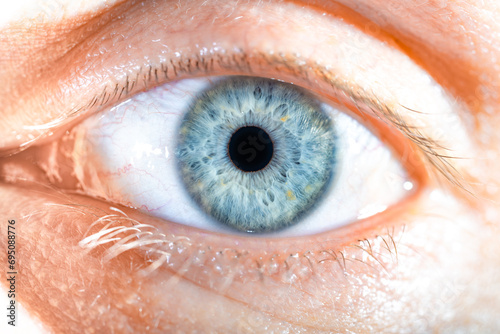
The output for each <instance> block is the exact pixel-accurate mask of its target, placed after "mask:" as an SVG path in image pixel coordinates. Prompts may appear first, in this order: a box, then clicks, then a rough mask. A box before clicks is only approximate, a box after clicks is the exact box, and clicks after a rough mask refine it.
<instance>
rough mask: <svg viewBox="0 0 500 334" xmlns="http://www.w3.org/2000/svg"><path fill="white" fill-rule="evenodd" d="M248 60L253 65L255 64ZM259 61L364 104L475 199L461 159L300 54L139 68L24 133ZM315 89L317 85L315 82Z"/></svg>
mask: <svg viewBox="0 0 500 334" xmlns="http://www.w3.org/2000/svg"><path fill="white" fill-rule="evenodd" d="M250 60H252V61H253V63H252V62H251V61H250ZM259 62H261V63H265V65H264V67H265V68H269V67H272V68H274V69H275V70H277V71H289V72H290V73H291V74H292V75H295V76H299V77H300V78H301V79H304V80H306V81H308V82H310V77H309V74H310V73H311V72H312V73H314V77H315V78H320V79H322V80H323V81H324V82H325V83H327V84H328V85H329V86H330V87H332V89H333V90H334V91H335V92H337V93H339V92H340V93H342V94H345V95H346V96H348V97H349V98H350V100H351V101H352V103H353V104H354V105H355V106H356V107H357V109H358V111H359V112H361V113H365V112H364V111H363V109H362V108H360V107H359V105H360V104H363V105H365V106H367V107H368V108H369V109H370V110H371V112H372V113H373V114H374V115H376V116H377V117H378V118H380V119H382V120H385V121H386V122H388V123H389V124H391V125H392V126H393V127H395V128H396V129H397V130H398V131H400V132H401V133H402V134H403V135H404V136H405V137H407V138H408V139H409V140H410V141H411V142H412V143H413V144H415V146H416V147H417V148H418V150H419V151H420V152H421V153H422V155H423V156H424V159H425V161H427V162H428V163H429V164H430V165H431V166H432V169H433V170H435V171H437V172H438V173H439V174H440V175H442V176H443V177H444V178H445V179H446V180H447V181H448V182H450V183H451V184H452V185H454V186H456V187H457V188H458V189H461V190H464V191H465V192H467V193H469V194H472V195H474V191H473V188H472V186H471V184H470V182H468V181H466V180H465V178H464V177H463V175H462V174H461V173H460V172H459V171H458V170H457V169H456V168H454V166H453V164H452V163H451V162H450V159H458V158H459V157H454V156H452V155H448V154H442V153H439V151H444V152H449V151H450V150H449V149H447V148H446V147H443V146H442V145H440V144H439V143H438V142H436V141H435V140H433V139H432V138H430V137H428V136H426V135H424V134H423V133H422V132H421V131H419V129H418V128H417V127H413V126H410V125H409V124H408V123H407V122H406V121H405V120H404V119H402V118H401V117H400V116H398V114H397V113H396V112H395V110H394V108H391V107H390V106H388V105H386V104H384V103H383V102H382V101H380V100H378V99H377V98H376V97H374V96H373V95H372V94H369V93H367V92H364V91H362V90H360V89H357V90H353V89H352V88H351V87H349V86H348V85H347V84H345V83H342V82H341V81H338V80H335V76H334V75H333V73H331V72H330V71H328V69H327V68H325V67H322V66H321V65H319V64H316V63H312V62H311V61H309V60H308V59H304V58H301V57H300V56H297V55H289V54H284V53H273V54H266V53H263V52H258V53H255V54H252V55H249V54H247V53H245V52H243V51H242V50H241V49H240V50H237V51H234V52H233V53H231V54H215V55H209V56H201V55H196V56H194V57H191V58H184V59H183V58H181V59H175V60H174V59H168V60H166V61H164V62H162V63H160V64H159V66H155V65H151V64H150V65H147V66H144V67H141V68H140V69H139V71H138V72H137V73H136V74H135V75H134V76H130V75H127V76H126V77H125V80H124V81H123V82H122V83H115V84H114V85H112V86H111V87H109V86H107V87H105V88H104V89H103V90H102V92H101V93H98V94H96V95H95V96H94V97H93V98H92V99H90V101H88V102H87V103H85V104H83V106H82V107H80V108H77V109H75V110H73V111H71V112H70V113H68V114H65V115H64V116H60V117H59V118H57V119H55V120H53V121H51V122H50V123H47V124H42V125H37V126H31V127H30V126H28V127H25V128H26V129H37V130H40V129H45V130H49V129H52V128H55V127H57V126H58V125H60V124H62V123H64V122H66V121H67V120H68V119H71V118H73V117H76V116H77V115H80V114H86V113H89V112H91V111H93V110H94V109H95V111H99V110H101V109H102V108H103V107H105V106H107V105H109V104H110V103H117V102H119V101H121V100H123V99H124V98H125V97H127V96H129V95H130V93H131V92H133V91H134V88H137V86H138V84H141V83H142V86H143V87H142V88H140V89H138V90H137V89H136V91H138V92H140V91H144V90H148V89H151V88H153V87H156V86H158V85H160V84H162V83H163V82H166V81H172V80H175V79H179V78H181V77H182V76H183V75H188V74H191V75H192V74H200V73H202V74H205V75H208V74H213V73H214V72H215V71H216V70H215V68H220V69H226V70H232V71H235V69H236V70H238V71H240V72H242V73H246V74H252V73H254V70H253V67H255V66H257V67H258V66H259ZM162 75H163V77H164V79H163V80H160V79H159V76H162ZM150 83H152V85H151V86H150V85H149V84H150ZM311 84H313V83H312V82H311ZM401 107H403V108H405V109H407V110H409V111H411V112H419V111H415V110H412V109H409V108H406V107H405V106H401ZM41 136H42V135H40V137H41ZM37 139H38V138H35V139H33V140H31V141H30V142H28V143H25V144H23V145H21V148H20V150H23V149H25V148H27V147H28V146H29V144H31V143H32V142H34V141H36V140H37ZM16 153H17V152H16ZM14 154H15V153H14Z"/></svg>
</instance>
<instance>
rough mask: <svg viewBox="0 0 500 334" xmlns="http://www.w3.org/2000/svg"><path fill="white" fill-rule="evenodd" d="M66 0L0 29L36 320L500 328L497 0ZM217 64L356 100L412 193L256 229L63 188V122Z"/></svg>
mask: <svg viewBox="0 0 500 334" xmlns="http://www.w3.org/2000/svg"><path fill="white" fill-rule="evenodd" d="M64 3H65V2H64V1H55V2H53V6H48V7H47V8H48V9H47V12H46V13H45V14H46V16H40V17H38V16H36V15H34V16H31V17H24V18H23V17H15V19H14V21H12V22H9V23H8V24H5V25H4V26H2V28H1V29H2V30H1V31H0V46H1V47H0V50H1V51H0V77H1V78H2V79H3V80H2V81H3V82H4V83H5V84H4V89H2V90H1V91H0V101H1V105H2V109H1V110H0V133H1V134H2V136H1V138H0V151H1V153H2V156H1V158H0V171H1V175H0V178H1V183H0V199H1V201H0V212H1V213H2V221H1V222H0V224H2V225H1V226H2V229H1V230H0V232H1V233H0V245H2V249H4V248H5V247H7V232H6V228H5V225H6V224H7V222H8V221H9V220H15V221H16V228H18V230H17V234H16V238H17V239H16V244H17V251H18V253H17V262H16V263H17V266H18V267H17V270H18V272H19V275H18V280H17V283H16V284H17V285H16V289H17V291H18V293H17V296H16V302H17V303H20V304H21V305H23V307H24V308H25V309H26V310H27V312H28V314H29V315H30V317H31V318H32V319H33V320H34V321H35V322H36V323H39V324H40V326H41V331H42V332H54V333H82V332H84V333H101V332H102V333H104V332H106V333H107V332H115V333H133V332H151V333H165V332H167V333H176V332H193V333H195V332H200V333H201V332H214V333H234V332H239V333H262V332H269V333H272V332H274V333H287V332H288V333H299V332H300V333H332V332H333V333H436V332H437V333H457V332H466V333H496V332H498V330H499V329H500V323H499V320H498V314H499V312H500V297H499V296H498V291H500V258H499V256H498V254H500V244H499V243H498V239H499V238H500V229H499V223H500V222H499V217H500V213H499V205H498V203H499V202H500V183H499V180H500V175H498V174H499V171H500V166H499V164H500V159H499V158H498V154H499V152H500V145H499V144H500V137H499V133H498V131H497V130H496V129H498V128H499V127H500V114H499V107H500V96H499V95H498V91H500V90H499V86H500V85H499V84H500V82H499V78H500V66H499V64H498V55H499V53H500V50H499V48H498V46H499V45H500V40H499V39H500V37H499V36H500V26H499V24H498V22H497V20H496V18H497V17H498V15H499V14H500V12H499V7H498V6H499V5H498V3H497V2H496V1H474V0H468V1H461V2H456V1H441V0H440V1H438V0H436V1H434V0H432V1H427V0H425V1H422V0H407V1H406V0H389V1H382V0H353V1H343V0H339V1H329V0H324V1H320V0H317V1H298V0H297V1H259V2H254V1H230V0H228V1H217V2H211V1H210V2H206V1H178V2H175V1H144V2H133V1H122V2H114V3H113V5H109V6H106V5H102V4H101V5H100V6H97V7H96V8H93V9H89V8H85V11H84V12H76V13H75V12H74V11H69V12H64V10H63V8H64V6H65V5H64ZM2 6H4V5H3V4H2V5H0V8H2V9H3V7H2ZM34 10H35V12H36V10H38V9H34ZM55 13H59V14H55ZM242 36H244V38H242ZM205 75H254V76H262V77H270V78H276V79H279V80H283V81H286V82H293V83H294V84H296V85H298V86H301V87H303V88H304V89H310V90H311V91H314V93H316V94H318V95H321V96H323V97H324V98H325V100H327V101H330V102H331V103H332V104H335V105H336V104H338V105H339V106H343V107H344V109H345V110H346V112H352V114H353V115H356V117H358V118H359V119H362V120H363V121H364V122H365V123H366V124H367V126H370V127H371V128H372V129H374V133H377V135H379V136H380V137H381V140H382V141H383V142H384V143H386V144H390V145H391V147H392V148H393V151H394V152H395V154H396V155H397V156H398V157H399V158H400V160H401V163H402V164H403V165H404V166H405V168H407V169H408V172H409V174H411V176H412V177H413V178H414V179H415V187H416V190H415V192H414V194H413V195H412V196H410V197H408V198H406V199H405V200H403V201H401V202H400V203H397V204H395V205H394V206H393V207H391V208H388V209H387V210H385V211H383V212H381V213H378V214H376V215H374V216H371V217H369V218H367V219H362V220H359V221H356V222H353V224H350V225H348V226H345V227H341V228H338V229H334V230H330V231H326V232H324V233H319V234H314V235H305V236H302V237H301V236H295V237H289V238H266V237H259V238H253V237H246V236H241V235H228V234H226V233H215V232H208V231H204V230H200V229H196V228H191V227H189V226H185V225H182V224H177V223H176V222H175V221H174V222H171V221H166V220H162V219H159V218H155V217H153V216H150V215H146V214H144V213H140V212H139V211H138V210H135V209H133V208H129V207H126V206H120V205H117V204H115V203H108V202H106V201H103V200H102V199H98V198H93V197H92V196H88V195H87V194H84V193H75V192H69V191H66V190H68V189H72V188H75V187H77V186H78V184H76V183H75V184H70V183H71V182H69V181H68V182H67V183H66V181H64V182H63V181H61V180H67V179H68V178H65V177H64V176H65V173H67V171H68V170H72V168H73V167H74V166H68V165H67V163H68V161H71V159H70V158H69V157H66V158H67V160H65V159H63V158H59V157H58V158H57V159H55V158H53V157H54V156H57V155H55V153H54V152H52V151H51V150H53V147H56V145H55V144H53V143H54V142H56V141H58V140H59V139H60V138H62V137H63V136H64V134H65V133H66V130H69V129H71V128H72V127H73V126H75V125H76V124H78V123H79V122H81V121H82V120H83V119H84V118H85V117H88V116H89V115H90V114H93V113H98V112H103V111H105V110H107V108H109V107H111V106H113V105H114V104H116V103H118V102H119V101H123V100H124V99H126V98H127V97H130V96H132V95H134V94H136V93H138V92H142V91H146V90H148V89H151V88H152V87H154V86H159V85H161V84H162V83H164V82H165V81H173V80H181V79H183V78H187V77H191V76H194V77H196V76H205ZM27 147H29V148H27ZM25 148H27V149H26V150H24V149H25ZM69 152H70V153H75V154H76V153H78V152H77V151H69ZM69 155H70V156H71V154H69ZM70 167H71V168H70ZM80 167H81V168H80V170H81V171H82V173H84V172H85V166H80ZM66 168H67V169H66ZM58 173H59V174H58ZM58 176H60V178H59V177H58ZM381 189H382V188H381ZM0 263H2V264H5V263H7V257H6V252H4V251H2V252H1V253H0ZM6 284H7V283H6V282H5V281H2V286H3V290H5V291H2V294H6V292H7V290H6V289H8V287H7V285H6ZM18 321H19V324H20V325H22V321H23V319H22V318H19V319H18ZM0 326H8V325H6V323H5V322H4V321H2V323H1V324H0ZM1 328H2V332H7V333H9V331H11V330H12V328H11V327H5V328H6V329H7V330H6V331H4V330H3V329H4V327H1Z"/></svg>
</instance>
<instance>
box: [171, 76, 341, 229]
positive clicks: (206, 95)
mask: <svg viewBox="0 0 500 334" xmlns="http://www.w3.org/2000/svg"><path fill="white" fill-rule="evenodd" d="M176 153H177V158H178V161H179V165H180V171H181V175H182V178H183V181H184V183H185V186H186V189H187V190H188V192H189V194H190V195H191V197H192V198H193V199H194V200H195V201H196V202H197V203H198V205H199V206H200V207H201V208H202V209H203V210H204V211H205V212H206V213H207V214H209V215H210V216H212V217H213V218H215V219H216V220H217V221H219V222H220V223H223V224H226V225H228V226H230V227H232V228H234V229H237V230H240V231H246V232H270V231H276V230H280V229H283V228H285V227H287V226H290V225H292V224H294V223H296V222H297V221H298V219H299V218H300V217H302V216H303V215H304V214H305V213H307V212H308V211H310V210H311V208H312V207H313V205H314V204H315V203H316V202H317V201H318V200H319V198H320V197H321V195H322V194H323V193H324V191H325V189H326V188H327V186H328V184H329V181H330V180H331V179H332V174H333V172H334V167H335V154H336V146H335V131H334V127H333V125H332V122H331V120H330V118H329V117H328V116H327V115H325V114H324V113H323V112H322V111H321V108H320V104H319V102H318V101H317V100H316V99H314V98H313V97H311V96H310V95H309V94H307V92H305V91H303V90H302V89H300V88H299V87H296V86H293V85H290V84H286V83H282V82H278V81H274V80H270V79H263V78H254V77H229V78H227V79H224V80H222V81H220V82H218V83H216V84H214V85H213V86H212V87H210V88H209V89H208V90H207V91H205V92H203V93H202V94H201V95H200V96H199V97H198V98H197V99H196V101H195V103H194V104H193V106H192V107H191V109H190V110H189V111H188V112H187V113H186V116H185V117H184V119H183V121H182V124H181V126H180V130H179V139H178V147H177V152H176Z"/></svg>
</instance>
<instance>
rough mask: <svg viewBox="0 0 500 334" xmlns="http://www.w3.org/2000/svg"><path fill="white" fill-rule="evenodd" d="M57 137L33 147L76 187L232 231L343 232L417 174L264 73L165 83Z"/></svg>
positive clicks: (365, 134) (51, 172)
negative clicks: (346, 226) (61, 166)
mask: <svg viewBox="0 0 500 334" xmlns="http://www.w3.org/2000/svg"><path fill="white" fill-rule="evenodd" d="M186 109H189V110H186ZM264 136H265V138H264ZM252 140H253V141H254V142H252ZM49 146H50V147H49V148H47V147H44V146H42V147H41V148H38V147H37V148H35V149H34V151H35V152H34V153H31V150H30V151H27V152H26V154H34V156H35V158H34V160H36V161H38V164H39V165H40V166H41V168H42V170H44V171H45V173H46V175H47V178H48V179H52V180H53V183H54V184H56V185H61V187H64V185H67V184H70V185H74V186H67V188H66V191H73V192H78V193H81V194H87V195H91V196H93V197H97V198H101V199H104V200H106V201H110V202H114V203H119V204H123V205H127V206H131V207H135V208H138V209H139V210H142V211H144V212H145V213H149V214H150V215H153V216H157V217H160V218H163V219H166V220H167V221H170V222H175V223H180V224H185V225H189V226H195V227H199V228H204V229H208V230H214V231H220V232H224V231H225V232H227V233H231V231H232V233H235V231H243V232H249V233H258V234H264V235H268V234H269V233H271V232H277V233H274V234H273V236H275V237H276V236H285V235H288V236H290V235H304V234H314V233H319V232H322V231H326V230H332V229H334V228H336V227H339V226H341V225H343V224H344V225H345V224H347V223H350V222H354V221H356V220H357V219H358V218H367V217H369V216H371V215H373V214H376V213H378V212H381V211H384V210H385V209H386V208H387V207H389V206H391V205H393V204H396V203H398V202H401V200H402V198H403V197H406V195H408V194H406V195H405V193H407V192H409V191H410V190H412V188H413V186H414V185H413V183H412V181H411V178H415V176H413V177H410V176H409V175H408V174H409V173H408V172H407V171H406V170H405V169H404V167H402V166H401V164H400V163H399V162H398V159H397V158H396V157H395V156H393V154H392V153H391V151H390V149H389V148H388V147H387V144H384V143H382V142H381V139H377V137H376V136H375V135H374V134H372V133H371V132H370V131H369V130H368V129H366V127H364V126H362V125H361V124H360V123H359V122H358V121H356V120H355V119H354V118H353V117H351V116H348V115H347V114H346V113H345V112H341V111H338V110H337V109H335V108H333V107H331V106H330V105H329V104H328V103H327V102H322V101H320V100H319V98H318V97H315V96H312V95H311V94H307V91H306V90H304V89H300V88H298V87H294V86H292V85H290V84H286V83H281V82H278V81H276V80H269V79H264V78H255V77H242V76H235V77H206V78H197V79H182V80H180V81H174V82H173V83H169V84H164V85H161V86H159V87H157V88H155V89H153V90H149V91H146V92H144V93H140V94H138V95H136V96H134V97H132V98H130V99H127V100H126V101H125V102H122V103H121V104H119V105H118V106H115V107H113V108H111V109H109V110H107V111H104V112H100V113H98V114H97V115H95V116H92V117H91V118H89V119H87V120H86V121H85V122H83V123H81V124H79V125H77V126H75V127H73V128H72V129H71V130H68V131H67V132H66V133H65V134H64V135H63V136H62V138H61V139H60V140H57V141H56V140H54V141H51V142H50V144H49ZM71 152H73V153H71ZM400 153H401V154H404V152H400ZM51 160H52V161H57V163H52V164H51V163H49V161H51ZM60 165H64V166H65V169H67V170H69V171H65V172H64V173H62V172H61V168H60ZM413 174H416V173H413ZM56 175H58V178H59V179H57V178H56V177H55V176H56ZM380 187H382V189H383V191H382V192H379V191H377V190H379V189H380ZM318 202H319V203H318ZM268 236H270V235H268Z"/></svg>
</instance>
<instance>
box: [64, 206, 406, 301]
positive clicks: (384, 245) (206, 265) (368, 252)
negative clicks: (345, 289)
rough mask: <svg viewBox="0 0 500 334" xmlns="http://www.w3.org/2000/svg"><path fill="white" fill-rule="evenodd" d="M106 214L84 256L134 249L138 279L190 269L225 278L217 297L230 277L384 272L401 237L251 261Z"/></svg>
mask: <svg viewBox="0 0 500 334" xmlns="http://www.w3.org/2000/svg"><path fill="white" fill-rule="evenodd" d="M65 209H67V210H75V211H78V212H79V213H81V210H82V208H81V207H79V206H78V208H77V207H75V206H72V205H65ZM95 209H96V210H97V208H95ZM111 209H113V211H116V212H118V214H108V215H105V216H102V217H100V218H98V219H97V220H95V221H94V223H92V224H91V225H90V227H89V229H88V231H87V233H86V234H85V237H84V239H82V240H81V241H80V243H79V246H80V247H82V248H83V249H85V250H86V251H87V252H88V253H90V252H94V251H95V252H99V253H101V254H103V256H102V259H103V261H104V262H108V261H112V260H113V259H114V258H115V257H117V256H119V255H120V254H121V253H123V252H125V251H130V250H134V249H136V250H139V251H141V252H144V253H145V254H146V259H147V260H146V263H147V264H145V266H144V267H143V268H135V269H136V270H138V273H139V274H141V275H143V276H148V275H150V274H152V273H153V272H154V271H156V270H157V269H158V268H160V267H165V266H166V267H167V268H168V269H170V270H172V271H174V272H175V274H176V276H174V277H181V276H182V277H184V274H187V275H189V274H190V273H192V269H193V267H198V268H199V269H203V271H206V272H210V273H212V272H216V273H219V276H220V277H215V279H216V280H217V279H220V278H221V277H224V278H225V279H224V280H223V284H222V288H221V287H219V289H218V291H219V292H224V290H225V289H226V288H227V287H228V286H229V285H230V284H231V283H232V280H234V279H236V273H237V274H238V277H239V278H242V277H244V278H245V282H249V281H263V280H264V279H266V278H269V279H273V280H277V281H279V282H282V283H284V284H293V283H296V282H300V283H303V282H304V281H305V280H308V279H312V278H313V276H314V274H315V273H316V271H317V270H322V271H324V270H329V271H330V272H332V273H333V272H339V271H338V270H339V269H340V271H341V272H342V273H343V274H344V277H345V276H346V275H347V274H348V272H349V266H350V263H351V264H354V265H355V264H356V263H361V264H363V265H366V266H368V267H369V268H368V269H367V270H375V271H377V272H379V271H382V270H383V271H385V272H388V268H387V266H388V265H396V264H397V262H398V247H399V244H400V241H401V239H402V237H403V235H404V233H405V225H402V227H401V228H400V229H398V232H397V235H396V231H395V229H394V228H392V229H387V231H386V232H385V233H384V234H380V235H376V236H375V237H374V238H371V241H370V240H369V239H361V240H358V241H357V242H356V243H352V244H347V245H344V246H343V247H340V248H338V249H332V248H324V249H323V248H321V247H320V249H317V250H307V251H303V252H294V253H271V254H261V253H259V254H258V256H257V257H256V256H255V255H254V254H252V253H251V252H250V251H239V250H237V249H234V248H223V249H214V248H213V247H211V246H207V245H205V244H196V243H193V242H191V240H190V239H189V238H187V237H176V236H175V235H168V236H167V235H165V234H163V233H161V232H160V231H159V230H157V229H156V228H155V227H154V226H152V225H148V224H142V223H140V222H139V221H137V220H135V219H132V218H130V217H128V216H127V215H126V214H125V213H124V212H123V211H121V210H119V209H114V208H111ZM91 210H92V208H91V207H87V208H86V210H85V211H88V212H86V214H90V215H95V214H96V213H94V212H92V211H91ZM377 250H378V251H377ZM327 266H338V268H328V267H327ZM322 267H323V268H322ZM325 267H327V268H325ZM194 271H196V270H194ZM365 271H366V270H365ZM228 277H229V278H230V280H229V281H228V280H227V278H228ZM184 278H187V279H190V278H189V277H184ZM191 279H194V278H191ZM196 279H197V280H198V281H195V283H197V284H199V285H208V286H213V287H215V288H216V289H217V285H216V284H211V282H210V280H211V279H214V278H213V277H211V276H210V275H208V276H207V277H199V276H197V277H196Z"/></svg>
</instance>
